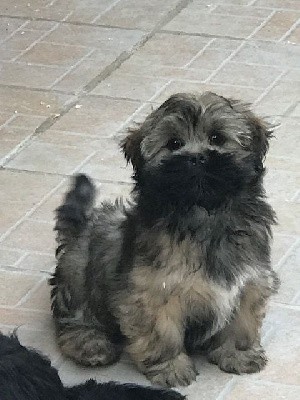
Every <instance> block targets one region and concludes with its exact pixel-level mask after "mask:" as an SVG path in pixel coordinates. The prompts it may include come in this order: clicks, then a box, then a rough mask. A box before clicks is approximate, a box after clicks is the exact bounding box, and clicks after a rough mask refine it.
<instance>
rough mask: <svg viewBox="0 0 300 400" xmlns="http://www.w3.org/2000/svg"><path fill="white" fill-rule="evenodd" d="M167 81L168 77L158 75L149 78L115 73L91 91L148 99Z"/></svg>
mask: <svg viewBox="0 0 300 400" xmlns="http://www.w3.org/2000/svg"><path fill="white" fill-rule="evenodd" d="M167 82H168V80H167V79H158V78H157V77H153V78H147V77H144V76H134V75H124V74H120V73H114V74H112V75H110V77H109V78H107V79H105V80H104V81H103V82H101V83H100V84H99V85H98V86H97V87H96V88H95V89H94V90H93V91H92V92H91V93H92V94H98V95H103V96H111V97H123V98H128V99H132V100H143V101H146V100H149V99H150V98H151V97H152V96H154V95H155V93H156V92H157V91H158V90H159V89H161V88H162V86H163V85H164V84H166V83H167Z"/></svg>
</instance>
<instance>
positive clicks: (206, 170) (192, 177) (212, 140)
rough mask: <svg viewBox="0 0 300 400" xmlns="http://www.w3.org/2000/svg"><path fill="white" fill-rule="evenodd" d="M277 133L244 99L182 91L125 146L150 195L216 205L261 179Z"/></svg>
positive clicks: (141, 185)
mask: <svg viewBox="0 0 300 400" xmlns="http://www.w3.org/2000/svg"><path fill="white" fill-rule="evenodd" d="M271 133H272V132H271V130H270V129H269V127H268V125H267V124H266V123H265V122H264V121H263V120H261V119H259V118H258V117H256V116H255V115H254V114H253V113H252V112H251V111H250V109H249V108H248V107H247V106H246V105H244V104H242V103H240V102H239V101H235V100H231V99H225V98H224V97H221V96H218V95H216V94H214V93H210V92H206V93H204V94H202V95H200V96H196V95H189V94H176V95H173V96H171V97H170V98H169V99H168V100H167V101H166V102H165V103H163V104H162V105H161V106H160V107H159V108H158V109H157V110H155V111H153V112H152V113H151V114H150V115H149V116H148V117H147V118H146V120H145V122H144V123H143V124H142V125H141V126H140V127H139V128H137V129H135V130H131V131H130V133H129V135H128V136H127V137H126V138H125V140H124V141H123V142H122V143H121V146H122V149H123V151H124V154H125V157H126V159H127V161H130V162H131V163H132V165H133V168H134V170H135V179H136V182H137V189H138V190H139V191H140V192H141V193H143V194H144V195H145V196H146V197H149V198H152V199H154V198H159V200H160V202H163V203H165V204H173V205H176V206H187V207H190V206H192V205H196V204H198V205H200V206H203V207H205V208H207V209H212V208H215V207H218V206H219V205H220V204H222V202H223V201H224V200H225V199H226V198H230V197H232V196H235V195H236V194H238V193H239V192H241V190H243V189H245V188H249V187H251V186H253V184H254V183H255V182H258V181H259V179H260V177H261V175H262V173H263V170H264V168H263V159H264V156H265V154H266V152H267V149H268V140H269V138H270V136H271Z"/></svg>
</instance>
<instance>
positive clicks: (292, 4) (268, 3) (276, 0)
mask: <svg viewBox="0 0 300 400" xmlns="http://www.w3.org/2000/svg"><path fill="white" fill-rule="evenodd" d="M255 6H258V7H260V6H261V7H268V8H284V9H290V10H295V11H300V4H299V1H298V0H256V2H255Z"/></svg>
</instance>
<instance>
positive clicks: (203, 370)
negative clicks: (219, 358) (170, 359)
mask: <svg viewBox="0 0 300 400" xmlns="http://www.w3.org/2000/svg"><path fill="white" fill-rule="evenodd" d="M193 359H194V361H195V364H196V367H197V370H198V372H199V375H198V377H197V380H196V382H194V383H192V384H191V385H189V386H188V387H186V388H180V392H182V393H183V394H185V395H187V399H188V400H198V399H201V397H203V395H204V396H205V400H215V399H217V398H218V395H219V394H220V393H221V391H222V390H223V388H224V387H225V386H226V384H228V383H229V382H230V381H231V379H232V375H230V374H225V373H224V372H222V371H221V370H219V368H218V367H216V366H215V365H211V364H209V363H208V361H207V360H206V357H201V356H198V357H193Z"/></svg>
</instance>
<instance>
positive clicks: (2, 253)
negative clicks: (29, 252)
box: [0, 247, 23, 267]
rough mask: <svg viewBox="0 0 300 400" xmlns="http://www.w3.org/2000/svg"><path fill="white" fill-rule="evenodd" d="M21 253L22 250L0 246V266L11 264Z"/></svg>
mask: <svg viewBox="0 0 300 400" xmlns="http://www.w3.org/2000/svg"><path fill="white" fill-rule="evenodd" d="M22 255H23V252H22V251H15V250H6V249H2V248H1V247H0V266H1V267H3V266H13V265H14V264H16V262H17V261H18V260H19V259H20V258H21V257H22Z"/></svg>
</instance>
